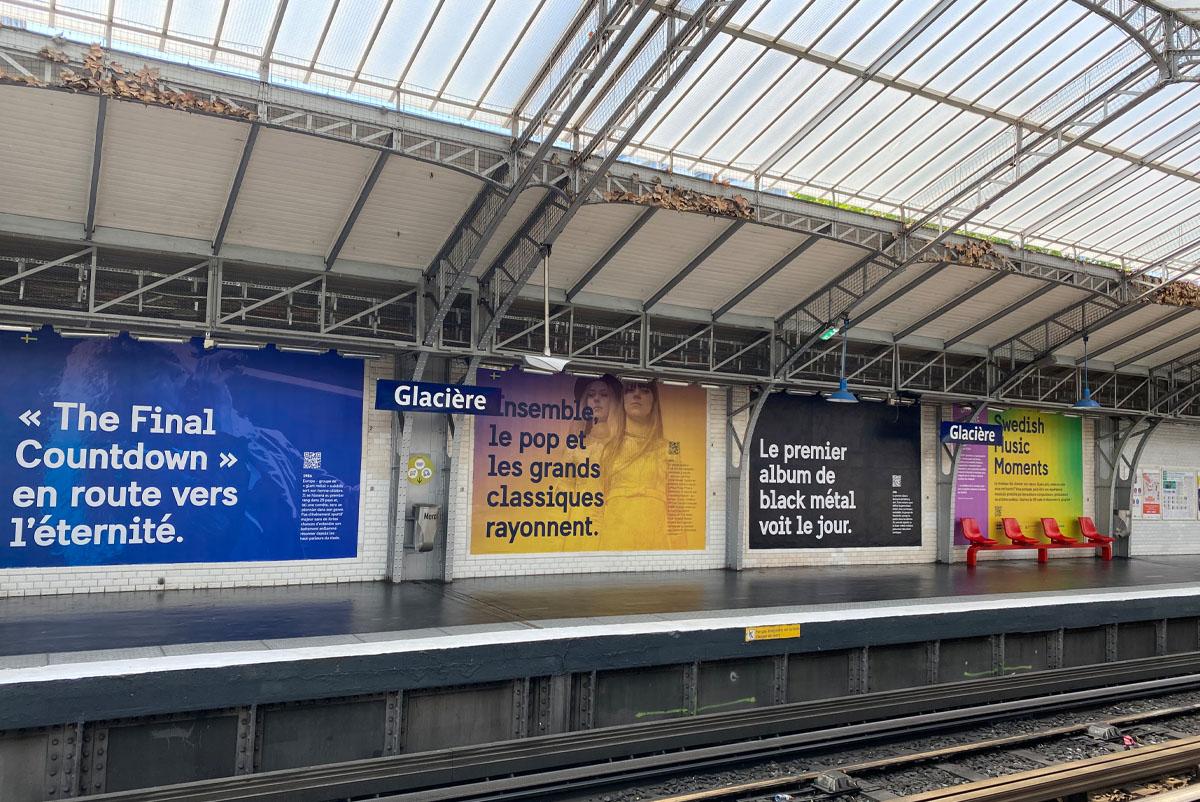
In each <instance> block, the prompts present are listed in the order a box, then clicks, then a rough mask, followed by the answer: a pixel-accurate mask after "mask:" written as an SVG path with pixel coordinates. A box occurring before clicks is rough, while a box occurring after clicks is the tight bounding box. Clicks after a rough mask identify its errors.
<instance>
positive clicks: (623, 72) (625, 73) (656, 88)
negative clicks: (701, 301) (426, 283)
mask: <svg viewBox="0 0 1200 802" xmlns="http://www.w3.org/2000/svg"><path fill="white" fill-rule="evenodd" d="M744 2H745V0H702V2H700V3H698V4H697V6H696V9H695V10H694V11H693V13H692V14H691V15H690V16H689V17H688V18H687V19H686V20H685V21H683V23H682V24H681V25H679V24H676V20H675V18H674V17H662V16H659V17H658V18H657V19H656V21H655V23H654V24H652V26H651V30H655V29H657V28H661V29H662V31H663V33H662V34H661V35H648V36H644V37H642V39H641V41H640V42H639V45H640V47H635V49H634V51H633V52H632V53H630V54H629V56H628V57H627V58H626V59H625V60H624V62H623V63H622V65H621V67H622V69H620V70H619V71H618V72H617V73H616V74H614V76H613V77H612V79H611V80H610V81H609V82H608V83H607V84H606V85H605V89H607V90H608V91H607V92H606V93H603V94H604V95H606V96H605V97H604V99H602V100H600V102H599V103H598V104H595V105H594V107H593V108H592V109H590V114H602V115H605V119H604V122H603V123H602V124H600V125H599V126H598V128H597V130H596V132H595V133H594V134H592V135H591V136H589V137H587V139H586V141H584V142H583V143H581V145H580V146H579V147H578V148H577V149H576V153H575V154H574V155H573V157H572V164H573V166H574V167H576V168H577V170H578V175H577V178H576V185H575V187H574V197H572V198H571V200H570V203H569V205H567V206H566V208H563V209H559V208H558V207H557V206H555V205H550V206H548V207H546V209H545V212H544V213H543V214H541V215H539V216H538V219H537V220H535V221H527V222H528V223H529V224H528V227H527V229H526V233H527V234H528V235H529V236H526V237H524V238H522V240H521V241H520V242H518V243H517V245H516V247H514V248H513V249H512V251H511V253H510V254H509V256H508V258H507V259H506V260H505V263H504V264H502V265H500V267H499V269H497V270H494V271H491V272H490V273H489V274H488V275H487V276H485V277H484V280H481V282H480V298H481V301H482V302H483V303H484V305H485V306H486V308H487V309H488V312H489V313H490V319H489V320H488V322H487V323H486V325H485V326H484V327H483V329H482V331H481V332H480V334H479V339H478V341H477V346H478V347H479V348H481V349H482V348H484V347H485V346H486V344H487V343H489V342H491V340H492V338H493V337H494V336H495V335H496V333H497V331H498V330H499V327H500V325H501V323H502V322H503V320H504V318H505V316H506V315H507V313H508V310H509V308H510V307H511V306H512V304H513V303H514V302H515V301H516V299H517V297H518V296H519V294H520V292H521V290H522V289H523V288H524V286H525V284H526V282H527V281H528V280H529V276H530V275H531V274H532V273H533V271H534V269H535V268H536V267H537V265H538V263H539V261H540V259H541V258H542V255H543V253H544V250H543V249H546V248H551V247H552V246H553V244H554V242H555V240H557V239H558V237H559V236H560V235H561V234H562V232H563V231H564V230H566V227H567V225H568V224H569V223H570V222H571V220H572V218H574V216H575V214H576V213H577V212H578V211H579V210H580V209H581V208H583V206H584V205H585V204H586V203H588V202H589V200H590V199H591V197H592V195H593V193H594V192H595V191H596V190H598V188H599V187H600V185H601V182H602V181H603V180H604V178H605V176H606V175H607V174H608V171H609V169H610V168H611V167H612V165H613V164H614V163H615V162H616V160H617V158H618V156H620V155H621V153H622V152H623V151H624V149H625V148H626V146H628V144H629V143H630V142H631V141H632V139H633V137H634V136H635V134H636V133H637V132H638V131H639V130H640V129H641V128H642V127H643V126H644V125H645V124H646V122H647V121H648V120H649V119H650V118H651V116H652V115H653V114H654V113H655V111H656V110H657V109H658V107H659V105H660V104H661V103H662V102H663V101H664V100H665V99H666V97H667V95H669V94H670V92H671V90H672V89H673V88H674V87H675V85H676V84H677V83H678V82H679V80H680V78H682V76H683V75H684V74H685V73H686V72H687V71H688V69H690V67H691V66H692V64H694V63H695V62H696V60H697V59H698V58H699V56H700V54H701V53H703V52H704V50H705V49H706V48H707V47H709V45H711V44H712V42H713V40H714V39H715V38H716V36H717V33H718V32H719V30H720V28H721V27H722V26H723V25H725V24H726V23H728V22H729V20H730V19H732V17H733V16H734V15H735V14H736V13H737V11H738V10H739V9H740V8H741V7H742V5H743V3H744ZM660 40H661V41H660ZM734 230H736V229H734ZM728 233H730V234H731V233H732V231H728ZM656 300H657V299H656Z"/></svg>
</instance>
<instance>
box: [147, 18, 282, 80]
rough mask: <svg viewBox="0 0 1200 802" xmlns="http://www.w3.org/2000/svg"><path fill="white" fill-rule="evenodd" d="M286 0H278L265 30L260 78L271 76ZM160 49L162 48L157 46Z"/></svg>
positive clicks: (259, 62)
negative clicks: (273, 14) (269, 24)
mask: <svg viewBox="0 0 1200 802" xmlns="http://www.w3.org/2000/svg"><path fill="white" fill-rule="evenodd" d="M287 8H288V0H279V5H278V6H276V7H275V17H274V18H273V19H272V20H271V27H270V28H269V29H268V30H267V38H266V41H265V42H263V49H262V58H260V59H259V61H258V77H259V79H260V80H263V81H265V80H267V79H268V78H270V77H271V62H272V60H273V57H274V55H275V42H277V41H278V40H279V29H280V28H281V27H282V26H283V15H284V14H286V13H287ZM163 30H164V33H163V38H166V33H165V30H166V29H165V28H164V29H163ZM213 48H214V49H215V48H216V43H215V42H214V43H213ZM159 49H160V50H161V49H162V48H159Z"/></svg>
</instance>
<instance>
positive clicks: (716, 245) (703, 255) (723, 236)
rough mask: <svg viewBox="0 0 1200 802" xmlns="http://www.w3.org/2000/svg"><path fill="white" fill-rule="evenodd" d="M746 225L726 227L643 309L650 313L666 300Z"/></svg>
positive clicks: (739, 223) (649, 300)
mask: <svg viewBox="0 0 1200 802" xmlns="http://www.w3.org/2000/svg"><path fill="white" fill-rule="evenodd" d="M745 224H746V221H745V220H735V221H734V222H732V223H730V224H729V225H727V226H725V228H724V229H722V231H721V233H720V234H718V235H717V236H716V237H715V238H714V239H713V241H712V242H710V243H708V245H706V246H705V247H704V250H702V251H700V253H698V254H696V256H695V257H694V258H693V259H692V260H691V261H690V262H688V263H687V264H686V265H684V266H683V268H681V269H680V270H679V271H678V272H677V273H676V274H675V275H673V276H671V278H669V279H667V283H666V284H664V285H662V286H661V287H659V288H658V291H657V292H655V293H654V294H653V295H651V296H650V298H649V299H648V300H647V301H646V303H644V304H642V309H643V310H645V311H647V312H649V311H650V309H651V308H652V307H654V305H655V304H657V303H658V302H659V301H661V300H662V299H663V298H665V297H666V296H667V295H668V294H669V293H670V292H671V290H673V289H675V288H676V287H678V286H679V283H680V282H681V281H683V280H684V279H685V278H687V277H688V276H690V275H691V274H692V273H694V272H695V271H696V269H697V268H698V267H700V265H702V264H704V263H705V262H707V261H708V259H709V258H710V257H711V256H712V255H713V254H714V253H716V252H717V251H718V250H720V248H721V246H722V245H724V244H725V243H726V242H728V241H729V238H730V237H732V236H733V235H734V234H736V233H737V232H738V231H739V230H740V229H741V227H742V226H744V225H745Z"/></svg>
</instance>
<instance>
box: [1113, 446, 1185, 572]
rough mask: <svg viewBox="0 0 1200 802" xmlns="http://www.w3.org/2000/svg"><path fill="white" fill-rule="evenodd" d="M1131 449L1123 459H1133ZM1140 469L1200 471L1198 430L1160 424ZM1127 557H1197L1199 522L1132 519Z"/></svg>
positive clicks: (1145, 449)
mask: <svg viewBox="0 0 1200 802" xmlns="http://www.w3.org/2000/svg"><path fill="white" fill-rule="evenodd" d="M1133 450H1134V449H1133V445H1130V446H1129V447H1128V448H1127V449H1126V452H1125V455H1126V456H1127V457H1129V458H1130V459H1132V458H1133ZM1138 467H1139V468H1177V469H1179V470H1185V471H1188V470H1190V471H1200V427H1196V426H1193V425H1189V424H1184V423H1163V424H1161V425H1160V426H1159V427H1158V428H1157V429H1155V431H1154V433H1153V434H1152V435H1150V439H1149V440H1148V441H1147V442H1146V447H1145V448H1144V449H1143V450H1142V455H1141V458H1140V460H1139V462H1138ZM1129 549H1130V554H1132V555H1133V556H1135V557H1138V556H1143V555H1151V554H1200V521H1196V520H1191V521H1186V520H1184V521H1163V520H1154V519H1150V518H1134V519H1133V529H1132V532H1131V534H1130V540H1129Z"/></svg>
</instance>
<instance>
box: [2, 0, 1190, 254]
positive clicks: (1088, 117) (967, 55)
mask: <svg viewBox="0 0 1200 802" xmlns="http://www.w3.org/2000/svg"><path fill="white" fill-rule="evenodd" d="M699 5H700V3H699V0H683V2H677V3H673V2H668V0H652V2H651V5H650V6H648V11H647V13H646V15H645V17H644V18H643V19H642V21H641V24H640V25H639V26H638V27H637V29H636V31H635V32H634V34H633V36H632V37H631V38H630V39H629V40H628V41H627V42H626V44H625V45H624V47H623V48H622V49H621V50H620V52H619V53H618V57H617V60H616V62H615V63H616V64H618V65H628V69H625V68H624V67H618V68H612V67H610V68H609V70H608V71H607V73H605V74H604V75H603V76H601V77H602V80H601V81H600V82H599V84H598V86H597V87H596V88H594V89H593V90H592V91H591V93H590V96H588V97H586V98H584V99H583V102H582V103H581V105H580V107H579V109H578V110H577V112H576V114H575V115H574V116H573V117H572V119H570V120H569V121H568V124H567V132H566V133H567V135H566V136H563V137H561V138H562V139H563V140H564V141H570V139H571V136H570V134H572V133H575V134H579V135H580V136H582V137H586V136H588V135H590V134H593V133H595V131H596V129H597V128H598V127H600V126H601V125H602V123H603V122H604V120H606V119H607V118H608V116H609V115H610V113H611V112H612V111H613V109H614V108H616V107H617V101H618V99H619V98H621V97H623V96H627V95H634V96H639V95H638V94H637V93H641V92H642V91H643V90H645V89H647V87H643V86H640V85H639V80H638V76H639V75H640V73H641V72H644V71H645V68H646V67H647V66H648V65H649V64H650V63H651V62H652V61H653V59H654V58H656V56H657V52H658V51H659V49H661V47H662V45H663V43H665V41H666V40H667V38H668V36H669V35H670V32H671V31H673V30H677V29H678V28H679V27H680V23H681V21H682V20H683V19H685V18H687V17H688V15H689V14H691V13H692V12H693V11H694V10H695V9H696V8H697V7H698V6H699ZM1100 5H1102V4H1099V3H1092V2H1087V1H1086V0H958V1H957V2H944V0H879V2H871V3H846V2H844V0H745V2H743V3H741V4H740V6H739V7H738V9H737V10H736V13H735V14H734V16H733V18H732V22H731V23H729V24H728V25H727V26H726V28H725V29H724V30H721V31H719V32H718V35H717V36H716V37H715V39H714V41H713V43H712V44H711V45H710V46H709V47H707V48H706V49H704V50H703V51H702V52H700V53H699V54H698V57H697V58H696V61H695V63H694V64H691V65H690V67H689V68H688V70H687V72H686V74H685V75H684V76H683V78H682V80H680V81H679V82H678V84H676V85H675V86H674V87H673V88H671V89H670V91H669V92H668V93H667V95H666V96H665V97H664V98H662V102H661V103H660V104H659V105H658V107H657V108H655V109H654V111H653V113H652V114H651V115H650V116H649V119H648V121H647V122H646V124H645V125H643V126H641V127H640V129H639V130H637V131H635V132H633V137H634V139H633V142H632V144H631V145H630V146H628V147H627V149H626V150H625V151H624V152H623V153H622V154H621V157H622V158H625V159H628V160H632V161H640V162H644V163H651V164H655V165H669V166H670V169H673V170H676V171H680V172H685V173H691V174H694V175H698V176H703V177H707V178H712V179H714V180H726V181H733V182H738V183H739V184H744V185H746V186H749V187H752V188H756V189H757V190H759V191H761V192H775V193H784V194H796V195H799V196H802V197H809V198H816V199H819V200H821V201H825V202H832V203H836V204H848V205H850V206H852V207H854V208H856V209H862V210H867V211H870V212H875V213H880V214H884V215H887V216H902V217H903V218H905V219H910V220H911V219H922V218H923V217H928V218H929V219H930V220H932V221H934V222H936V223H938V224H944V225H950V224H958V223H959V221H960V220H961V219H966V220H967V222H966V223H965V224H962V226H963V227H964V228H966V229H967V230H968V231H975V232H979V233H985V234H987V235H989V236H994V237H1000V238H1002V239H1006V240H1010V241H1012V242H1014V243H1017V242H1021V243H1027V244H1034V245H1038V246H1040V247H1044V248H1048V249H1051V250H1058V251H1061V252H1063V253H1068V254H1071V255H1079V256H1082V257H1087V258H1092V259H1100V260H1103V261H1110V262H1116V261H1119V260H1126V261H1127V262H1130V263H1132V264H1134V265H1137V264H1145V263H1146V260H1153V259H1157V258H1161V254H1160V255H1159V256H1155V250H1154V248H1153V247H1151V246H1152V244H1153V243H1155V242H1157V241H1159V240H1161V239H1163V238H1164V237H1165V238H1166V239H1167V240H1168V241H1172V242H1176V243H1177V244H1178V242H1179V240H1180V238H1182V237H1185V236H1187V235H1188V223H1189V219H1188V217H1189V215H1190V214H1191V212H1190V210H1191V209H1192V208H1194V204H1195V203H1196V201H1197V200H1198V199H1200V86H1197V84H1196V83H1195V82H1186V83H1176V84H1172V85H1167V86H1162V87H1157V88H1154V87H1153V84H1154V82H1155V80H1156V79H1157V76H1158V75H1159V70H1158V63H1157V62H1156V60H1155V59H1156V58H1160V57H1159V56H1158V55H1157V54H1156V53H1155V54H1151V53H1147V52H1146V51H1145V50H1144V49H1143V48H1142V46H1141V44H1140V43H1139V42H1138V41H1136V40H1135V39H1134V38H1133V37H1131V36H1130V35H1129V33H1128V32H1127V30H1125V28H1123V27H1122V26H1121V25H1118V24H1116V22H1114V20H1112V19H1110V18H1108V17H1106V16H1105V15H1104V14H1102V13H1100V12H1099V11H1098V7H1099V6H1100ZM1194 6H1195V4H1194V3H1189V2H1185V1H1184V0H1161V2H1150V0H1147V2H1146V3H1145V4H1144V6H1139V5H1136V4H1135V0H1127V2H1124V3H1122V4H1119V7H1120V8H1121V9H1122V12H1123V13H1125V19H1126V20H1128V21H1132V22H1133V23H1136V22H1137V20H1139V19H1149V18H1152V17H1153V15H1155V14H1158V13H1159V12H1160V11H1162V10H1164V9H1166V10H1168V13H1174V12H1178V17H1177V19H1178V20H1179V22H1180V24H1181V25H1182V26H1184V27H1181V28H1180V29H1179V30H1181V31H1184V32H1185V33H1186V35H1188V36H1192V37H1193V38H1192V40H1191V41H1193V42H1195V41H1197V40H1200V32H1197V30H1195V29H1193V28H1189V27H1187V26H1188V25H1194V24H1195V23H1196V21H1197V20H1196V18H1195V16H1196V15H1195V13H1194ZM601 7H602V8H610V7H612V6H610V5H603V6H600V5H599V4H597V3H595V2H589V1H588V0H186V2H185V1H184V0H0V15H2V16H3V17H5V18H6V19H8V20H9V21H16V22H17V23H19V24H22V25H24V26H25V27H28V28H29V29H31V30H36V31H41V32H46V33H59V34H62V35H63V36H65V37H67V38H71V39H75V40H80V41H85V42H101V43H103V44H105V45H107V46H110V47H113V48H117V49H123V50H128V51H133V52H135V53H144V54H155V55H161V56H164V57H167V58H171V59H175V60H178V61H182V62H186V63H192V64H198V65H202V66H205V67H207V68H210V69H219V70H225V71H229V72H233V73H237V74H241V75H247V76H252V77H255V78H261V79H263V80H267V81H269V82H274V83H278V84H284V85H288V86H293V87H300V88H303V89H308V90H312V91H314V92H322V93H332V94H336V95H338V96H341V97H344V98H348V99H350V100H353V101H356V102H362V103H367V104H374V105H377V106H381V107H387V108H395V109H399V110H403V111H409V112H413V113H417V114H424V115H435V116H438V117H441V118H444V119H448V120H452V121H455V122H460V123H464V124H467V125H474V126H479V127H484V128H487V129H488V130H492V131H498V132H503V131H509V130H512V129H514V128H515V129H517V130H520V129H521V127H522V126H523V125H524V124H525V123H526V122H527V121H528V120H529V119H530V117H531V116H532V115H533V114H534V112H535V110H536V109H537V108H538V106H539V105H540V104H541V102H542V101H543V100H544V99H545V97H546V96H547V93H548V90H549V87H550V86H551V85H552V83H553V82H555V81H557V80H559V79H560V78H561V77H562V75H563V64H564V63H565V61H563V60H562V59H561V58H558V57H557V55H556V54H558V53H559V52H561V51H563V50H564V49H565V50H566V51H571V49H572V47H575V48H577V47H580V46H583V45H584V44H586V43H590V42H592V41H593V39H592V37H594V36H595V35H596V33H597V25H598V21H599V19H600V16H599V14H600V11H599V10H598V9H599V8H601ZM642 7H643V8H646V7H645V6H642ZM1139 15H1140V16H1139ZM1148 15H1149V16H1148ZM668 20H669V21H670V24H667V22H668ZM1184 49H1186V48H1184ZM556 58H558V60H557V61H556ZM1185 70H1187V71H1192V72H1194V73H1196V74H1200V65H1191V64H1190V63H1189V64H1188V65H1185ZM1123 89H1127V90H1131V91H1132V92H1134V93H1139V92H1146V91H1147V90H1152V91H1149V93H1148V94H1147V95H1146V96H1145V97H1144V98H1142V99H1140V100H1139V102H1137V103H1135V104H1132V105H1130V106H1129V107H1128V108H1127V109H1123V110H1122V111H1121V112H1120V113H1119V114H1117V115H1115V117H1114V118H1113V119H1111V120H1108V121H1107V122H1106V123H1105V124H1101V125H1096V124H1094V123H1096V122H1097V121H1098V120H1099V118H1098V116H1097V114H1098V113H1099V112H1098V111H1097V110H1103V109H1105V108H1113V109H1115V108H1117V107H1120V106H1122V105H1123V104H1124V103H1125V101H1124V100H1122V99H1121V98H1123V97H1128V96H1129V95H1122V94H1121V91H1122V90H1123ZM650 90H651V91H653V88H650ZM1106 102H1107V103H1108V104H1110V105H1106ZM1087 110H1091V111H1090V113H1084V112H1085V111H1087ZM1068 122H1069V123H1071V124H1069V125H1067V124H1066V123H1068ZM535 133H537V132H535ZM1061 145H1067V146H1068V147H1066V148H1065V150H1063V152H1062V153H1061V155H1058V151H1059V150H1060V149H1061V148H1060V146H1061ZM610 146H611V144H610V143H607V144H605V145H604V146H603V147H610ZM602 150H603V148H602ZM1026 151H1032V152H1037V153H1039V154H1053V158H1049V159H1047V158H1046V156H1045V155H1038V156H1029V155H1026V156H1025V157H1024V158H1022V159H1018V160H1017V161H1018V162H1020V170H1021V171H1022V175H1021V176H1020V177H1019V179H1020V180H1019V184H1018V185H1016V186H1014V187H1012V188H1009V187H1008V186H1007V184H1008V183H1010V182H1011V181H1012V179H1013V178H1014V175H1013V169H1014V168H1012V165H1013V163H1014V155H1015V154H1018V153H1020V154H1025V153H1026ZM1043 161H1045V162H1046V163H1042V162H1043ZM1030 173H1032V174H1030ZM980 187H986V188H987V189H986V194H987V195H988V197H989V198H990V201H989V202H988V203H987V204H986V205H984V204H982V200H980V199H982V198H983V194H981V193H983V192H984V190H981V189H980ZM993 195H994V197H992V196H993ZM972 198H975V199H976V200H975V201H972ZM973 204H974V205H973ZM975 207H979V208H975ZM967 213H970V216H969V218H965V217H964V216H965V215H967ZM1183 266H1184V263H1183V262H1179V267H1181V268H1182V267H1183Z"/></svg>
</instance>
